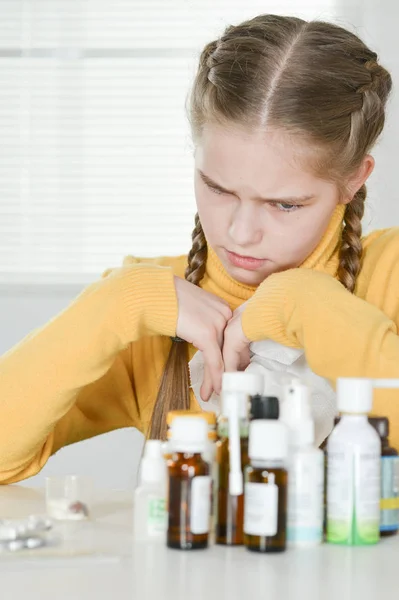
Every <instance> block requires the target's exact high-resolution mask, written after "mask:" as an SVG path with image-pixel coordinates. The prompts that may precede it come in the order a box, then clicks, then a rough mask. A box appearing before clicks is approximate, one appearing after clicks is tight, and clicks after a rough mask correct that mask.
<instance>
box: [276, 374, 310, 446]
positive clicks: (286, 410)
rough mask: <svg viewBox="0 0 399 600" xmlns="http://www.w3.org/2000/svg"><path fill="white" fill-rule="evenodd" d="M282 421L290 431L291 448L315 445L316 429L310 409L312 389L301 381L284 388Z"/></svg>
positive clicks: (281, 411) (293, 382)
mask: <svg viewBox="0 0 399 600" xmlns="http://www.w3.org/2000/svg"><path fill="white" fill-rule="evenodd" d="M280 419H281V421H282V422H283V423H285V425H287V427H288V429H289V443H290V445H291V446H306V445H312V444H314V439H315V429H314V422H313V417H312V411H311V409H310V389H309V387H308V386H307V385H305V384H303V383H302V382H300V381H292V382H291V383H290V384H289V385H287V386H285V387H284V400H283V402H282V403H281V408H280Z"/></svg>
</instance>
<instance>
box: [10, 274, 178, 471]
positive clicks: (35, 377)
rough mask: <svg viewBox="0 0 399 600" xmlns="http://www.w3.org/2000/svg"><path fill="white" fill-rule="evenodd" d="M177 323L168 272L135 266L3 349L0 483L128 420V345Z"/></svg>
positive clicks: (169, 330)
mask: <svg viewBox="0 0 399 600" xmlns="http://www.w3.org/2000/svg"><path fill="white" fill-rule="evenodd" d="M176 322H177V301H176V293H175V287H174V280H173V272H172V270H171V269H169V268H163V267H158V266H152V265H151V266H149V265H146V264H136V265H133V266H130V267H123V268H121V269H118V270H116V271H113V272H111V273H110V274H109V275H108V276H107V277H106V278H105V279H102V280H100V281H98V282H96V283H94V284H92V285H90V286H89V287H88V288H86V289H85V290H84V292H83V293H82V294H81V295H80V296H79V297H78V298H77V299H76V300H75V301H74V302H73V303H72V304H71V305H70V306H69V307H68V308H67V309H66V310H65V311H64V312H62V313H61V314H60V315H59V316H58V317H56V318H55V319H53V320H52V321H50V322H49V323H48V324H47V325H46V326H44V327H43V328H42V329H39V330H38V331H36V332H34V333H32V334H31V335H29V336H28V337H27V338H25V340H23V341H22V342H21V343H20V344H18V345H17V346H15V347H14V348H12V349H11V350H10V351H9V352H7V353H6V354H5V355H4V356H3V357H2V358H1V359H0V422H1V424H2V434H1V435H0V483H10V482H12V481H17V480H19V479H22V478H24V477H28V476H30V475H33V474H34V473H36V472H38V471H39V470H40V468H42V466H43V464H44V463H45V462H46V460H47V458H48V457H49V456H50V454H51V453H52V452H53V451H56V450H57V449H58V448H59V447H61V446H62V445H65V444H67V443H71V442H73V441H77V440H78V439H83V437H89V436H90V435H94V434H95V433H101V432H102V431H107V430H109V429H113V428H115V427H118V426H122V424H126V421H127V419H128V418H131V419H132V423H133V424H134V415H132V414H130V415H128V416H126V414H127V411H128V408H127V407H128V405H129V403H130V402H129V400H131V397H129V394H131V395H133V391H132V385H128V383H129V370H128V366H127V365H128V360H127V355H126V352H128V351H129V350H128V348H127V347H128V345H129V344H130V342H132V341H135V340H138V339H139V338H140V337H142V336H144V335H157V334H158V335H174V334H175V328H176ZM124 384H126V385H124ZM118 386H121V387H118ZM129 388H130V390H129ZM125 390H129V391H125ZM130 410H131V409H130ZM96 421H97V422H96ZM57 424H58V425H57ZM56 425H57V427H56ZM136 425H137V423H136Z"/></svg>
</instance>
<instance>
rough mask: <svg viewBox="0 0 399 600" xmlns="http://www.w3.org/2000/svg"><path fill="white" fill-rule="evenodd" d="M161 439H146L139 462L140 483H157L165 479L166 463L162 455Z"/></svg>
mask: <svg viewBox="0 0 399 600" xmlns="http://www.w3.org/2000/svg"><path fill="white" fill-rule="evenodd" d="M162 447H163V442H161V440H147V441H146V443H145V446H144V454H143V458H142V460H141V464H140V475H139V481H140V483H157V482H164V481H166V463H165V459H164V456H163V449H162Z"/></svg>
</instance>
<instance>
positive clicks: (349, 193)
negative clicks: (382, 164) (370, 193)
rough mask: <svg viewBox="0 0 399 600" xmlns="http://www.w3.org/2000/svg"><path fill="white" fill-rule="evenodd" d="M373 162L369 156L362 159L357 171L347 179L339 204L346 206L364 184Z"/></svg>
mask: <svg viewBox="0 0 399 600" xmlns="http://www.w3.org/2000/svg"><path fill="white" fill-rule="evenodd" d="M374 165H375V160H374V158H373V157H372V156H371V154H366V156H365V157H364V158H363V160H362V163H361V165H360V167H359V168H358V169H357V171H356V172H355V173H354V174H353V175H352V176H351V177H350V178H349V180H348V182H347V185H346V191H345V194H344V196H343V198H342V200H341V204H348V203H349V202H350V201H351V200H352V199H353V196H354V195H355V194H356V192H357V191H358V190H360V188H361V187H362V185H363V184H364V183H366V181H367V179H368V178H369V177H370V175H371V173H372V172H373V170H374Z"/></svg>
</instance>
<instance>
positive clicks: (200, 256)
mask: <svg viewBox="0 0 399 600" xmlns="http://www.w3.org/2000/svg"><path fill="white" fill-rule="evenodd" d="M191 238H192V243H193V245H192V247H191V250H190V252H189V253H188V266H187V269H186V272H185V278H186V279H187V281H189V282H190V283H193V284H194V285H199V283H200V282H201V279H202V278H203V276H204V274H205V266H206V258H207V255H208V247H207V245H206V239H205V235H204V232H203V231H202V225H201V221H200V220H199V216H198V214H196V215H195V227H194V230H193V233H192V236H191Z"/></svg>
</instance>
